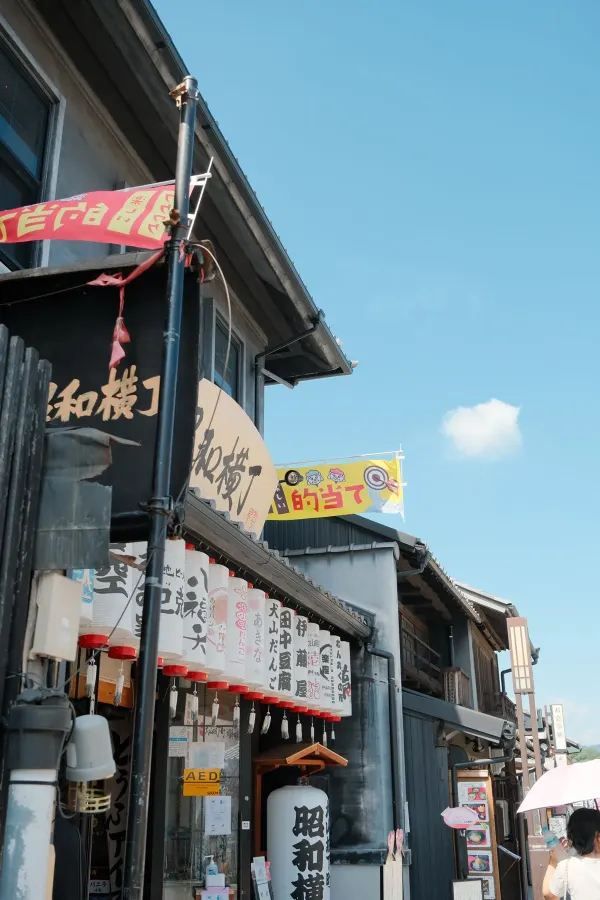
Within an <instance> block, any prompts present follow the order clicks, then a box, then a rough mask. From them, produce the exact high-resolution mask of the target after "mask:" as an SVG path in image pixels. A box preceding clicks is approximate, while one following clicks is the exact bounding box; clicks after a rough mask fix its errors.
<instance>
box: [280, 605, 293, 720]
mask: <svg viewBox="0 0 600 900" xmlns="http://www.w3.org/2000/svg"><path fill="white" fill-rule="evenodd" d="M294 615H295V613H294V610H293V609H289V608H288V607H287V606H282V607H281V612H280V614H279V697H280V699H281V703H280V706H282V707H283V708H284V709H293V708H294V706H295V703H294Z"/></svg>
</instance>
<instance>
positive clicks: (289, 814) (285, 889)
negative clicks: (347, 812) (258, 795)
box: [267, 785, 330, 900]
mask: <svg viewBox="0 0 600 900" xmlns="http://www.w3.org/2000/svg"><path fill="white" fill-rule="evenodd" d="M267 856H268V859H269V861H270V863H271V886H272V888H273V897H274V900H289V898H290V897H302V898H304V897H307V898H313V897H319V898H323V900H329V896H330V892H329V804H328V800H327V794H326V793H325V792H324V791H320V790H319V789H318V788H314V787H309V786H307V785H288V786H287V787H282V788H278V789H277V790H275V791H273V792H272V793H271V794H269V799H268V801H267Z"/></svg>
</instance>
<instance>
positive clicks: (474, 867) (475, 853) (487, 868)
mask: <svg viewBox="0 0 600 900" xmlns="http://www.w3.org/2000/svg"><path fill="white" fill-rule="evenodd" d="M467 866H468V872H469V875H491V874H492V873H493V871H494V861H493V858H492V852H491V850H469V852H468V854H467Z"/></svg>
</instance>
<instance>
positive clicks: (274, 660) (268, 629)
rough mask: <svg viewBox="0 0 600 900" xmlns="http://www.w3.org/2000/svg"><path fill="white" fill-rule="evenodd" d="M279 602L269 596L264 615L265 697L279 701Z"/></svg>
mask: <svg viewBox="0 0 600 900" xmlns="http://www.w3.org/2000/svg"><path fill="white" fill-rule="evenodd" d="M280 616H281V603H280V601H279V600H274V599H273V598H272V597H270V598H269V599H268V600H267V614H266V616H265V663H266V671H265V697H266V698H267V699H269V700H271V701H272V702H279V700H278V698H279V618H280Z"/></svg>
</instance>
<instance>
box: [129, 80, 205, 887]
mask: <svg viewBox="0 0 600 900" xmlns="http://www.w3.org/2000/svg"><path fill="white" fill-rule="evenodd" d="M172 96H173V97H174V98H175V100H176V102H177V105H178V106H179V112H180V118H179V136H178V143H177V167H176V173H175V201H174V214H173V216H172V219H173V224H172V227H171V236H170V239H169V240H168V241H167V243H166V245H165V252H166V260H167V266H168V282H167V323H166V327H165V332H164V337H163V358H162V367H161V379H160V398H159V406H158V423H157V431H156V444H155V448H154V473H153V478H152V497H151V498H150V501H149V503H148V513H149V516H150V532H149V537H148V564H147V569H146V583H145V589H144V608H143V613H142V634H141V642H140V655H139V660H138V664H137V691H136V693H137V700H136V706H135V719H134V731H133V745H132V756H131V785H130V792H129V810H128V819H127V843H126V850H125V872H124V881H123V898H124V900H140V898H141V897H142V895H143V890H144V867H145V861H146V831H147V826H148V794H149V786H150V764H151V758H152V737H153V728H154V698H155V692H156V672H157V668H156V667H157V662H158V632H159V625H160V605H161V597H162V582H163V565H164V556H165V540H166V538H167V526H168V524H169V520H170V518H171V516H172V514H173V497H172V496H171V458H172V454H173V428H174V424H175V400H176V396H177V372H178V367H179V343H180V331H181V313H182V306H183V279H184V265H185V263H184V254H183V249H184V245H185V237H186V233H187V230H188V213H189V205H190V197H189V194H190V177H191V174H192V158H193V151H194V136H195V124H196V105H197V100H198V82H197V81H196V79H195V78H191V77H190V76H189V75H188V76H186V78H185V79H184V81H183V82H182V83H181V84H180V85H179V86H178V87H177V88H176V89H175V90H174V91H173V92H172Z"/></svg>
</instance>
